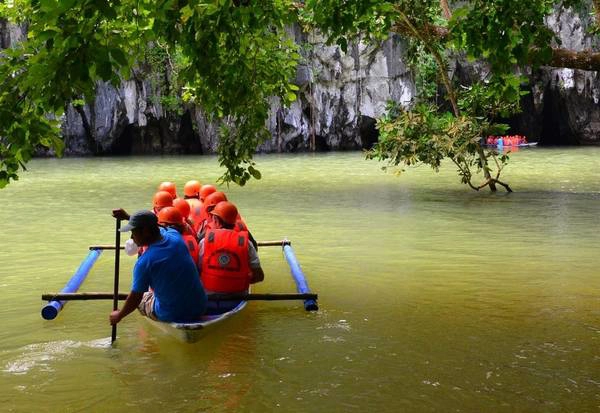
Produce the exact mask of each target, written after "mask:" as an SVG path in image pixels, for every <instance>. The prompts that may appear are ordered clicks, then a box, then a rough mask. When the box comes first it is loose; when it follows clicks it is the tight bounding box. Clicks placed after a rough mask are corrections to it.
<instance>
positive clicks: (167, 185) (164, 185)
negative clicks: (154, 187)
mask: <svg viewBox="0 0 600 413" xmlns="http://www.w3.org/2000/svg"><path fill="white" fill-rule="evenodd" d="M158 191H159V192H160V191H165V192H168V193H170V194H171V196H172V197H173V200H176V199H178V198H177V187H176V186H175V184H174V183H173V182H169V181H165V182H161V183H160V185H158Z"/></svg>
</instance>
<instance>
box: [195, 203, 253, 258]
mask: <svg viewBox="0 0 600 413" xmlns="http://www.w3.org/2000/svg"><path fill="white" fill-rule="evenodd" d="M223 201H227V196H226V195H225V193H223V192H213V193H212V194H210V195H209V196H208V197H206V199H205V200H204V203H203V205H202V215H201V222H200V226H199V228H198V230H197V233H198V240H201V239H203V238H204V234H206V232H207V231H208V230H209V229H212V228H215V227H216V228H220V226H219V225H218V223H216V224H215V218H214V216H212V215H211V213H210V212H211V211H212V210H213V209H214V208H215V207H216V206H217V205H218V204H219V203H220V202H223ZM215 225H216V226H215ZM233 229H234V230H235V231H248V238H249V239H250V242H251V243H252V245H254V248H255V249H256V250H258V243H257V242H256V240H255V239H254V237H253V236H252V233H251V232H250V230H249V229H248V226H247V225H246V222H244V220H243V219H242V216H241V215H240V214H239V212H238V214H237V217H236V219H235V225H234V227H233Z"/></svg>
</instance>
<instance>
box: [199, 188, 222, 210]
mask: <svg viewBox="0 0 600 413" xmlns="http://www.w3.org/2000/svg"><path fill="white" fill-rule="evenodd" d="M222 201H227V196H226V195H225V192H220V191H217V192H213V193H212V194H210V195H209V196H207V197H206V198H205V199H204V207H205V208H207V209H208V208H209V207H214V206H215V205H217V204H218V203H219V202H222Z"/></svg>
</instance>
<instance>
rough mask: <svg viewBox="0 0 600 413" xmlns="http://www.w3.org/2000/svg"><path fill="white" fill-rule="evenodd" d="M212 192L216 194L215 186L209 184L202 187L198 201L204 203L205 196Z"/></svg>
mask: <svg viewBox="0 0 600 413" xmlns="http://www.w3.org/2000/svg"><path fill="white" fill-rule="evenodd" d="M214 192H217V187H216V186H214V185H211V184H206V185H202V188H200V201H204V200H205V199H206V197H207V196H209V195H210V194H212V193H214Z"/></svg>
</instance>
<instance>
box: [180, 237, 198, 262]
mask: <svg viewBox="0 0 600 413" xmlns="http://www.w3.org/2000/svg"><path fill="white" fill-rule="evenodd" d="M181 237H182V238H183V242H185V246H186V247H187V248H188V251H189V252H190V255H191V256H192V259H193V260H194V264H196V265H198V257H199V255H200V247H199V246H198V241H196V237H195V236H193V235H191V234H183V235H182V236H181Z"/></svg>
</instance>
